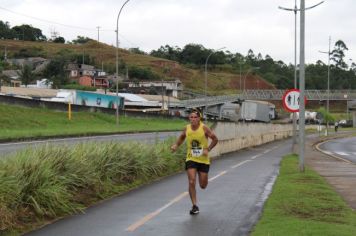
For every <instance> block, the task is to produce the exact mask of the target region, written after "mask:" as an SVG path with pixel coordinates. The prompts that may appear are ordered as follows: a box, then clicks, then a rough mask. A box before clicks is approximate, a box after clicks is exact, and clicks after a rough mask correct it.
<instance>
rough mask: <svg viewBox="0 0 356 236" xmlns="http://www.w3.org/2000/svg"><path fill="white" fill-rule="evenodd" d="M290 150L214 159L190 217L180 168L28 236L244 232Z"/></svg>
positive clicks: (277, 147)
mask: <svg viewBox="0 0 356 236" xmlns="http://www.w3.org/2000/svg"><path fill="white" fill-rule="evenodd" d="M290 152H291V141H290V140H284V141H279V142H273V143H269V144H265V145H262V146H259V147H256V148H251V149H245V150H242V151H239V152H234V153H230V154H227V155H224V156H222V157H221V158H218V159H216V160H214V161H213V162H212V166H211V169H210V173H209V185H208V187H207V189H206V190H200V189H199V190H198V192H197V194H198V205H199V207H200V214H198V215H195V216H191V215H189V210H190V208H191V202H190V199H189V196H188V193H187V189H188V186H187V184H188V183H187V177H186V174H185V173H184V172H182V173H180V174H177V175H174V176H170V177H167V178H164V179H162V180H160V181H156V182H154V183H152V184H149V185H146V186H144V187H141V188H138V189H135V190H133V191H130V192H128V193H126V194H123V195H121V196H117V197H115V198H112V199H110V200H107V201H105V202H102V203H100V204H98V205H96V206H93V207H90V208H89V209H87V210H86V211H85V213H84V214H78V215H76V216H72V217H67V218H65V219H62V220H59V221H57V222H55V223H53V224H51V225H47V226H46V227H44V228H42V229H40V230H38V231H34V232H32V233H29V234H27V235H28V236H41V235H43V236H44V235H46V236H47V235H51V236H55V235H58V236H74V235H76V236H79V235H85V236H91V235H92V236H109V235H110V236H112V235H120V236H121V235H124V236H125V235H145V236H149V235H152V236H153V235H154V236H157V235H160V236H161V235H167V236H168V235H169V236H175V235H177V236H178V235H184V236H190V235H192V236H193V235H194V236H195V235H205V236H210V235H248V233H249V231H250V230H251V228H252V227H253V225H254V224H255V223H256V222H257V220H258V217H259V216H260V213H261V211H262V207H263V204H264V202H265V200H266V199H267V197H268V194H269V193H270V191H271V188H272V185H273V183H274V181H275V179H276V176H277V174H278V171H279V163H280V160H281V157H282V156H283V155H285V154H286V153H290Z"/></svg>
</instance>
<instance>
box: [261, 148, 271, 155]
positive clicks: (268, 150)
mask: <svg viewBox="0 0 356 236" xmlns="http://www.w3.org/2000/svg"><path fill="white" fill-rule="evenodd" d="M270 151H272V150H271V149H267V150H266V151H264V152H263V154H266V153H267V152H270Z"/></svg>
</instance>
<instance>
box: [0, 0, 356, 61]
mask: <svg viewBox="0 0 356 236" xmlns="http://www.w3.org/2000/svg"><path fill="white" fill-rule="evenodd" d="M124 2H125V1H124V0H100V1H98V0H88V1H79V0H60V1H58V0H46V1H44V0H0V20H2V21H4V22H6V21H8V22H9V23H10V26H11V27H12V26H15V25H20V24H31V25H32V26H33V27H36V28H40V29H41V30H42V33H43V34H44V35H46V36H47V37H50V35H51V32H52V31H56V32H58V33H59V35H60V36H62V37H64V38H65V39H66V40H67V41H68V40H69V41H70V40H73V39H75V38H76V37H77V35H82V36H87V37H90V38H94V39H97V37H98V30H97V26H100V30H99V37H100V38H99V39H100V41H101V42H105V43H107V44H110V45H115V44H116V43H115V40H116V35H115V32H114V31H115V29H116V19H117V15H118V13H119V10H120V8H121V6H122V4H123V3H124ZM305 2H306V6H312V5H314V4H317V3H319V2H320V1H319V0H306V1H305ZM297 5H298V8H299V5H300V1H299V0H297ZM278 6H284V7H288V8H294V0H268V1H267V0H218V1H217V0H131V1H130V2H128V3H127V4H126V6H125V7H124V8H123V11H122V13H121V15H120V20H119V41H120V47H123V48H131V47H139V48H140V49H141V50H144V51H146V52H150V51H151V50H153V49H158V48H159V47H160V46H161V45H166V44H168V45H171V46H179V47H180V48H183V47H184V46H185V45H186V44H188V43H196V44H202V45H203V46H204V47H206V48H209V49H218V48H221V47H226V49H225V50H229V51H230V52H232V53H236V52H239V53H241V54H243V55H246V54H247V51H248V50H249V49H252V50H253V51H254V53H255V54H256V55H257V53H259V52H260V53H261V54H262V55H263V56H265V55H266V54H268V55H270V56H271V57H272V58H273V59H274V60H282V61H284V62H285V63H294V13H293V12H288V11H283V10H279V9H278ZM355 10H356V1H355V0H325V2H324V3H323V4H322V5H320V6H318V7H316V8H314V9H311V10H308V11H306V62H307V63H315V62H316V61H317V60H318V59H320V60H322V61H324V62H325V63H327V54H322V53H320V52H318V51H319V50H321V51H327V50H328V40H329V36H331V39H332V48H333V45H334V43H335V41H337V40H339V39H341V40H343V41H344V42H345V43H346V45H347V46H348V48H349V51H347V52H346V59H345V61H346V62H347V63H350V59H353V61H354V62H356V42H355V40H354V38H355V37H356V34H355V32H354V31H353V30H355V26H356V14H354V11H355ZM35 18H40V19H41V20H39V19H35ZM297 23H298V42H299V13H298V19H297ZM64 25H68V26H64ZM69 26H71V27H69ZM298 45H299V43H298ZM298 48H299V46H298ZM298 54H299V49H298ZM298 61H299V59H298Z"/></svg>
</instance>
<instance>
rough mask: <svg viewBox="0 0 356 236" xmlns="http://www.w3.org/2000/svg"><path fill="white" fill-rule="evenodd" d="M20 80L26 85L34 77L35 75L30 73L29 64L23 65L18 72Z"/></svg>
mask: <svg viewBox="0 0 356 236" xmlns="http://www.w3.org/2000/svg"><path fill="white" fill-rule="evenodd" d="M19 76H20V80H21V82H22V83H23V84H24V85H25V86H26V87H27V85H28V84H29V83H31V82H32V81H33V80H34V79H35V75H34V74H33V73H32V68H31V66H29V65H24V66H23V67H22V69H21V71H20V73H19Z"/></svg>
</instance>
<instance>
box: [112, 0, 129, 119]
mask: <svg viewBox="0 0 356 236" xmlns="http://www.w3.org/2000/svg"><path fill="white" fill-rule="evenodd" d="M129 1H130V0H127V1H126V2H125V3H124V4H122V6H121V8H120V11H119V14H118V15H117V20H116V31H115V32H116V73H115V78H116V125H118V124H119V18H120V14H121V11H122V9H123V8H124V6H125V5H126V3H128V2H129Z"/></svg>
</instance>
